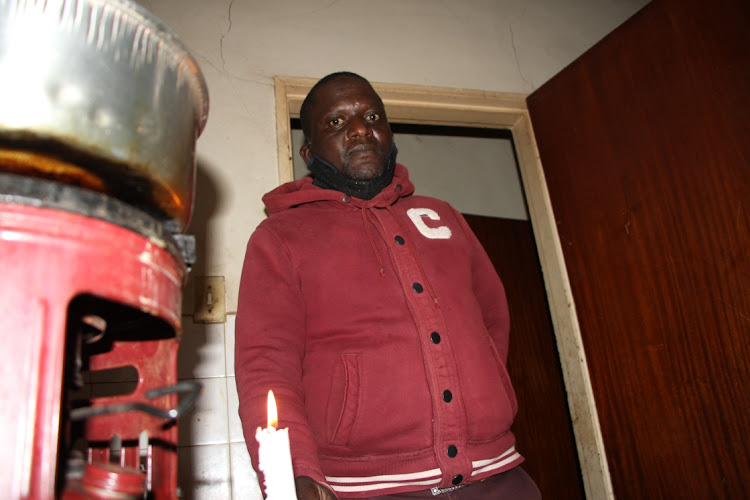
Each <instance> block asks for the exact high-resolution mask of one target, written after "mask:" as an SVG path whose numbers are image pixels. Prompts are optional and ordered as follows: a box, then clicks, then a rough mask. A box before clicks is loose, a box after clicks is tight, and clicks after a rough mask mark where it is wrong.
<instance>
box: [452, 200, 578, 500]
mask: <svg viewBox="0 0 750 500" xmlns="http://www.w3.org/2000/svg"><path fill="white" fill-rule="evenodd" d="M464 217H465V218H466V221H467V222H468V223H469V226H471V229H472V230H473V231H474V233H475V234H476V235H477V238H478V239H479V241H480V242H481V243H482V246H483V247H484V249H485V251H486V252H487V255H488V256H489V257H490V260H492V263H493V264H494V266H495V270H496V271H497V273H498V275H500V278H501V279H502V281H503V285H504V286H505V293H506V295H507V297H508V309H509V311H510V349H509V354H508V372H509V373H510V378H511V381H512V382H513V387H514V389H515V391H516V396H517V398H518V415H517V416H516V420H515V422H514V424H513V433H514V434H515V436H516V446H517V449H518V451H519V452H520V453H521V454H522V455H523V456H524V457H525V458H526V461H525V462H524V463H523V468H524V470H525V471H526V472H528V473H529V475H530V476H531V477H532V478H533V479H534V481H536V483H537V485H538V486H539V490H540V491H541V492H542V497H543V498H546V499H555V500H580V499H582V498H585V496H584V490H583V482H582V480H581V471H580V468H579V465H578V456H577V454H576V443H575V437H574V436H573V427H572V424H571V421H570V414H569V413H568V405H567V398H566V395H565V386H564V384H563V377H562V371H561V368H560V357H559V354H558V352H557V347H556V343H555V333H554V331H553V329H552V320H551V319H550V312H549V306H548V304H547V295H546V293H545V289H544V281H543V279H542V270H541V267H540V265H539V255H538V254H537V251H536V244H535V243H534V234H533V232H532V229H531V223H530V222H529V221H528V220H512V219H501V218H497V217H486V216H480V215H466V214H465V215H464Z"/></svg>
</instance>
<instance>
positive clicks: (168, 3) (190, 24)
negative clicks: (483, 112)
mask: <svg viewBox="0 0 750 500" xmlns="http://www.w3.org/2000/svg"><path fill="white" fill-rule="evenodd" d="M140 3H141V4H142V5H144V6H145V7H146V8H147V9H149V10H150V11H151V12H153V13H154V14H155V15H156V16H158V17H159V18H160V19H162V21H164V22H165V23H166V24H167V25H168V26H170V27H171V28H172V29H173V30H174V31H175V32H176V33H177V34H178V36H179V37H180V38H181V39H182V40H183V42H185V43H186V44H187V45H188V46H189V47H190V48H191V50H192V51H193V53H194V55H195V57H196V59H197V60H198V63H199V64H200V66H201V68H202V70H203V72H204V74H205V76H206V80H207V81H208V88H209V93H210V99H211V109H210V113H209V119H208V124H207V126H206V129H205V131H204V133H203V135H202V136H201V138H200V139H199V141H198V155H199V156H198V158H199V164H198V168H199V173H198V184H197V191H196V210H195V216H194V218H193V222H192V224H191V226H190V228H189V232H191V233H192V234H195V235H196V237H198V239H199V243H198V250H199V262H198V263H197V264H196V267H195V269H194V272H193V275H194V276H199V275H219V276H225V277H226V284H227V286H226V289H227V304H228V311H230V312H232V311H236V303H237V289H238V287H239V281H238V280H239V273H240V271H241V268H242V258H243V255H244V250H245V244H246V242H247V238H248V236H249V234H250V232H251V231H252V229H253V228H254V227H255V226H256V225H257V224H258V223H259V222H260V220H262V218H263V217H264V212H263V207H262V204H261V203H260V197H261V196H262V194H263V193H265V192H267V191H268V190H270V189H272V188H273V187H275V186H276V185H277V184H278V174H277V160H276V137H275V117H274V95H273V81H272V78H273V76H275V75H285V76H307V77H320V76H323V75H325V74H327V73H330V72H332V71H338V70H342V69H345V70H351V71H355V72H358V73H360V74H362V75H363V76H365V77H367V78H369V79H370V80H373V81H381V82H392V83H409V84H424V85H434V86H444V87H456V88H468V89H479V90H492V91H502V92H520V93H530V92H532V91H533V90H534V89H536V88H537V87H539V85H541V84H542V83H543V82H544V81H546V80H547V79H549V78H550V77H551V76H552V75H554V74H555V73H556V72H557V71H559V70H560V69H562V68H563V67H564V66H565V65H567V64H568V63H570V62H571V61H572V60H573V59H575V58H576V57H577V56H578V55H580V54H581V53H582V52H584V51H585V50H586V49H587V48H589V47H590V46H591V45H593V44H594V43H595V42H597V41H598V40H599V39H601V38H602V37H603V36H604V35H605V34H607V33H608V32H609V31H611V30H612V29H613V28H614V27H616V26H617V25H619V24H620V23H622V22H623V21H624V20H625V19H626V18H627V17H629V16H630V15H632V14H633V13H634V12H635V11H637V10H638V9H639V8H640V7H641V6H642V5H644V4H645V3H646V2H645V1H644V0H505V1H499V0H494V1H493V0H461V1H457V0H456V1H434V0H433V1H431V0H381V1H378V2H368V1H364V0H346V1H338V2H334V1H330V0H286V1H268V0H223V1H221V0H212V1H205V0H141V1H140ZM190 299H191V296H190V294H189V293H188V294H186V309H185V311H186V312H191V311H192V308H191V302H192V301H191V300H190Z"/></svg>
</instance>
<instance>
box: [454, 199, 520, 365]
mask: <svg viewBox="0 0 750 500" xmlns="http://www.w3.org/2000/svg"><path fill="white" fill-rule="evenodd" d="M455 213H456V216H457V217H458V219H459V220H460V223H461V227H462V228H463V230H464V233H465V234H466V239H467V241H468V244H469V246H470V249H469V251H470V255H471V260H472V263H471V269H472V282H473V287H474V293H475V295H476V297H477V300H478V301H479V304H480V307H481V309H482V317H483V319H484V325H485V327H486V328H487V331H488V332H489V333H490V337H491V338H492V340H493V341H494V343H495V346H496V347H497V350H498V353H499V354H500V359H501V360H502V362H503V363H505V364H507V362H508V344H509V332H510V315H509V313H508V300H507V298H506V296H505V287H504V286H503V283H502V281H501V280H500V277H499V276H498V274H497V271H496V270H495V266H494V265H493V264H492V261H491V260H490V258H489V257H488V256H487V252H486V251H485V250H484V247H482V244H481V243H480V242H479V240H478V239H477V237H476V235H475V234H474V231H472V230H471V227H469V224H468V223H467V222H466V219H464V217H463V216H462V215H461V214H460V213H459V212H457V211H456V212H455Z"/></svg>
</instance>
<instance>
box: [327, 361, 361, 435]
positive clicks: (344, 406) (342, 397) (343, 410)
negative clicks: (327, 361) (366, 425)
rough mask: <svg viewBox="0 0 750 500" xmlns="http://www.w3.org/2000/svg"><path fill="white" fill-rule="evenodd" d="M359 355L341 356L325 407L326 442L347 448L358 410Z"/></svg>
mask: <svg viewBox="0 0 750 500" xmlns="http://www.w3.org/2000/svg"><path fill="white" fill-rule="evenodd" d="M359 394H360V377H359V354H341V355H340V357H339V361H338V363H336V366H335V367H334V371H333V374H332V377H331V390H330V392H329V394H328V405H327V407H326V426H327V429H326V430H327V434H328V442H329V443H331V444H333V445H338V446H348V444H349V437H350V436H351V433H352V429H353V427H354V422H355V421H356V419H357V411H358V410H359Z"/></svg>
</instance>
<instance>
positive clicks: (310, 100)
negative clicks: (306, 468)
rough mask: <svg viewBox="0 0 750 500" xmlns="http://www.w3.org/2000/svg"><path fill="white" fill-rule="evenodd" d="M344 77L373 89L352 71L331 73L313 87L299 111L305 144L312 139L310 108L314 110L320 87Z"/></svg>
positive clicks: (366, 81) (363, 78) (364, 79)
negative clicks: (359, 81) (360, 81)
mask: <svg viewBox="0 0 750 500" xmlns="http://www.w3.org/2000/svg"><path fill="white" fill-rule="evenodd" d="M343 77H353V78H358V79H360V80H362V81H363V82H365V83H366V84H367V85H369V87H370V88H371V89H372V84H370V82H369V81H368V80H367V78H365V77H363V76H361V75H358V74H357V73H352V72H351V71H337V72H336V73H331V74H330V75H326V76H324V77H323V78H321V79H320V80H318V81H317V83H315V85H313V88H311V89H310V92H308V93H307V96H306V97H305V100H304V101H302V107H301V108H300V110H299V121H300V124H301V125H302V133H303V134H304V135H305V142H307V140H308V139H309V137H310V133H311V132H312V128H311V124H310V116H309V115H310V108H312V105H313V104H314V103H315V97H316V95H317V93H318V90H319V89H320V87H322V86H323V85H325V84H326V83H328V82H330V81H331V80H336V79H337V78H343ZM372 91H373V92H374V93H375V95H376V96H377V97H378V100H379V101H380V104H381V105H382V104H383V101H382V100H381V99H380V96H379V95H378V93H377V92H375V89H372Z"/></svg>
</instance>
